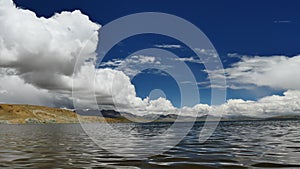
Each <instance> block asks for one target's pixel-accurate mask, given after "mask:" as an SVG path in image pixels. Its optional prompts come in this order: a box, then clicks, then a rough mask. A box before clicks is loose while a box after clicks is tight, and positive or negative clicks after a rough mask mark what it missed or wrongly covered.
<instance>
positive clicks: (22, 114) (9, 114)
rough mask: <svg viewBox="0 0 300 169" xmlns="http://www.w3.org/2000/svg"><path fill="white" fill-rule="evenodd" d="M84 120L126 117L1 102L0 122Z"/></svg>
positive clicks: (109, 120)
mask: <svg viewBox="0 0 300 169" xmlns="http://www.w3.org/2000/svg"><path fill="white" fill-rule="evenodd" d="M78 118H80V120H81V121H83V122H104V121H107V122H123V121H124V119H111V118H105V119H104V118H101V117H96V116H77V114H76V113H75V112H73V111H70V110H65V109H58V108H49V107H44V106H32V105H12V104H0V123H8V124H26V123H27V124H28V123H29V124H34V123H78V122H79V121H78Z"/></svg>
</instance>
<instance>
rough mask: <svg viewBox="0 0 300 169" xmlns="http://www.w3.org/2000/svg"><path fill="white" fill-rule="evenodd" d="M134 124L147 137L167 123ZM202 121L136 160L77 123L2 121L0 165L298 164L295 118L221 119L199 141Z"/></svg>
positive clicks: (299, 131)
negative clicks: (109, 147)
mask: <svg viewBox="0 0 300 169" xmlns="http://www.w3.org/2000/svg"><path fill="white" fill-rule="evenodd" d="M114 125H117V126H118V125H119V128H126V125H129V124H114ZM130 125H132V124H130ZM135 125H136V127H135V133H137V134H144V135H148V136H149V137H151V134H154V135H155V134H156V132H157V133H159V132H162V130H163V129H164V128H168V127H169V126H170V124H169V123H160V124H159V125H158V124H154V123H150V124H135ZM155 126H158V127H155ZM202 126H203V123H196V124H195V125H194V127H193V129H192V130H191V131H190V133H189V134H188V135H187V136H186V137H185V138H184V139H183V140H182V141H181V142H180V143H179V144H178V145H177V146H175V147H174V148H172V149H170V150H169V151H167V152H165V153H163V154H160V155H156V156H153V157H149V158H145V159H142V160H135V159H126V158H124V157H119V156H116V155H113V154H111V153H109V152H107V151H105V150H103V149H101V148H99V147H98V146H97V145H96V144H95V143H94V142H93V141H92V140H91V139H90V138H89V137H88V136H87V135H86V134H85V132H84V131H83V129H82V128H81V126H80V124H49V125H4V124H3V125H2V124H1V125H0V129H1V130H0V168H190V169H193V168H285V167H286V168H300V122H299V121H254V122H250V121H249V122H221V123H220V124H219V127H218V128H217V130H216V131H215V133H214V134H213V136H212V137H211V138H210V139H209V140H208V141H206V142H205V143H199V142H198V137H199V131H200V130H201V127H202ZM117 128H118V127H117ZM149 129H151V130H149ZM145 131H147V132H145ZM149 131H151V132H149ZM149 134H150V135H149ZM128 141H129V142H130V141H131V140H130V138H129V140H127V142H128ZM115 146H122V145H117V144H116V145H115ZM136 146H137V147H138V146H139V145H136Z"/></svg>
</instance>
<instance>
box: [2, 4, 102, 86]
mask: <svg viewBox="0 0 300 169" xmlns="http://www.w3.org/2000/svg"><path fill="white" fill-rule="evenodd" d="M0 16H1V17H0V67H2V68H10V69H13V70H15V71H16V74H18V75H19V76H20V77H21V78H22V79H23V80H24V81H25V83H29V84H32V85H34V86H36V87H39V88H43V89H49V90H65V89H67V88H70V86H66V83H65V79H66V77H68V76H71V75H72V74H73V71H74V70H73V69H74V64H75V62H76V59H77V56H78V54H79V52H81V54H82V55H85V56H87V57H91V58H93V57H95V53H94V51H95V49H96V45H97V42H98V36H97V30H98V29H99V28H100V26H99V25H97V24H95V23H93V22H91V21H90V20H89V18H88V17H87V16H86V15H83V14H82V13H81V12H80V11H78V10H76V11H73V12H62V13H60V14H55V15H54V16H52V17H51V18H43V17H40V18H39V17H37V16H36V15H35V13H33V12H32V11H29V10H24V9H19V8H16V7H15V5H14V4H13V2H12V1H1V5H0ZM91 35H94V36H92V37H91ZM84 46H85V48H84V49H85V50H83V51H81V49H82V48H83V47H84Z"/></svg>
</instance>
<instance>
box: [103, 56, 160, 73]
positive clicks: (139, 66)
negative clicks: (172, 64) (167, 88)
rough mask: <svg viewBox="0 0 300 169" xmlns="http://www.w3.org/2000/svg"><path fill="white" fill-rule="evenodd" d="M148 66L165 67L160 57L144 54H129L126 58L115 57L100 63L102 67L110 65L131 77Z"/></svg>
mask: <svg viewBox="0 0 300 169" xmlns="http://www.w3.org/2000/svg"><path fill="white" fill-rule="evenodd" d="M147 66H148V67H153V66H155V67H157V68H161V69H163V68H164V66H162V65H161V62H160V60H159V58H156V57H154V56H144V55H133V56H128V57H126V58H125V59H113V60H110V61H107V62H103V63H101V64H100V67H102V68H105V67H110V68H113V69H114V70H119V71H122V72H124V73H125V74H126V75H127V76H129V77H133V76H135V75H136V74H138V73H140V70H144V68H145V67H147Z"/></svg>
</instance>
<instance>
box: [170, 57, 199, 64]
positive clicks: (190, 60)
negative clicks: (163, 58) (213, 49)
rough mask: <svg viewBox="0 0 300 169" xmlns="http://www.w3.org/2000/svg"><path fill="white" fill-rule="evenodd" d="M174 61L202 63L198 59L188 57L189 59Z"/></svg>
mask: <svg viewBox="0 0 300 169" xmlns="http://www.w3.org/2000/svg"><path fill="white" fill-rule="evenodd" d="M175 60H177V61H181V62H190V63H198V64H203V62H202V61H201V60H200V59H199V58H194V57H189V58H176V59H175Z"/></svg>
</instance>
